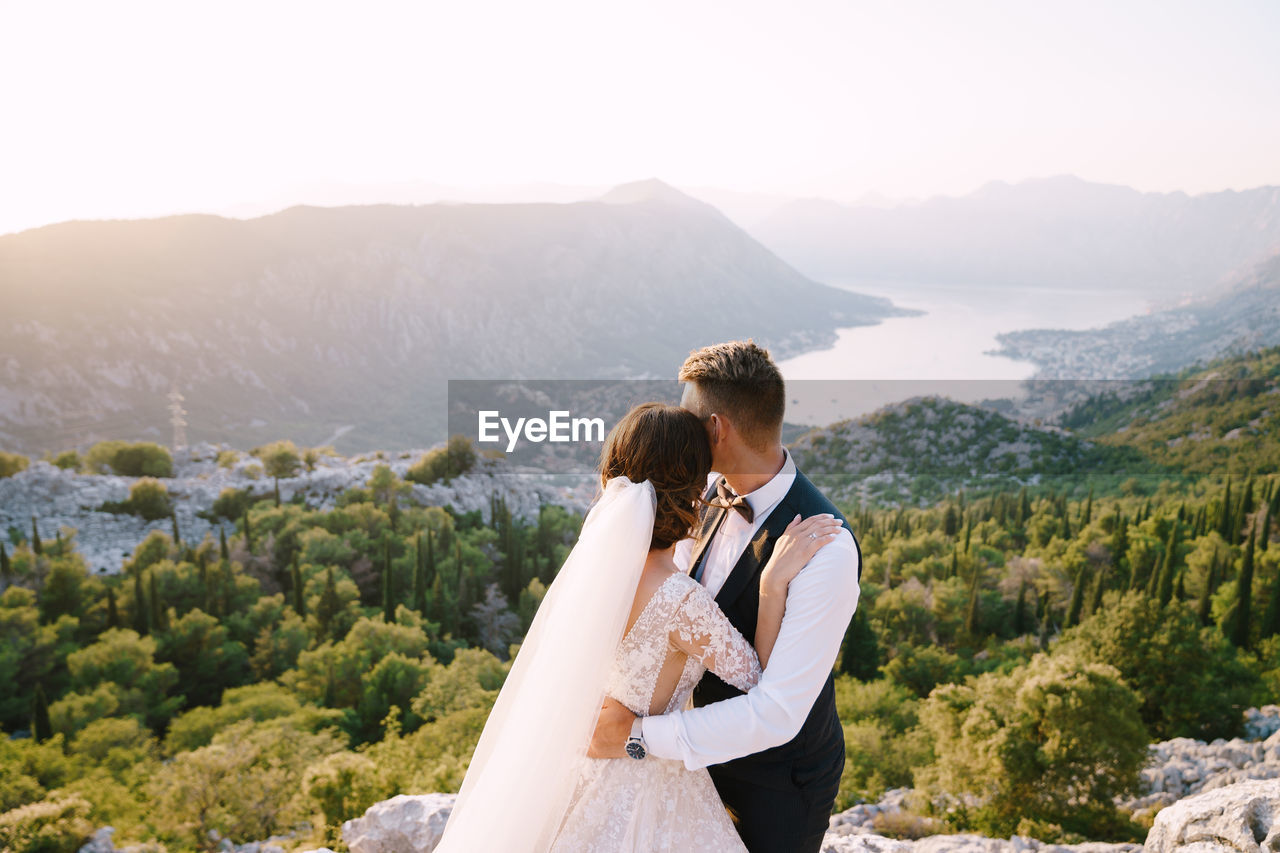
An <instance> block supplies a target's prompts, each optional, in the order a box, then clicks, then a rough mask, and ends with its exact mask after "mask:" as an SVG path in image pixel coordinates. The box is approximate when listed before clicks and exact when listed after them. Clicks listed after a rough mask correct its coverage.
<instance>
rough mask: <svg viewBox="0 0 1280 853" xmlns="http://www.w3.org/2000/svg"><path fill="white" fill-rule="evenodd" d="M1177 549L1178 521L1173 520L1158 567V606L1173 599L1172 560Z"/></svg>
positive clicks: (1173, 570)
mask: <svg viewBox="0 0 1280 853" xmlns="http://www.w3.org/2000/svg"><path fill="white" fill-rule="evenodd" d="M1177 549H1178V522H1176V521H1175V522H1174V523H1173V525H1172V526H1171V527H1170V528H1169V539H1168V541H1167V542H1165V545H1164V561H1163V564H1162V565H1161V567H1160V583H1159V586H1158V591H1159V595H1160V606H1161V607H1163V606H1164V605H1166V604H1168V603H1169V602H1170V601H1171V600H1172V599H1173V575H1174V572H1175V569H1174V561H1175V556H1174V555H1175V554H1176V552H1177Z"/></svg>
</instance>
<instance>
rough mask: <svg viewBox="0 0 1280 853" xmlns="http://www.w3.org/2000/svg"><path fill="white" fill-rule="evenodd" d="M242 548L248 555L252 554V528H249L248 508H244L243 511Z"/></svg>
mask: <svg viewBox="0 0 1280 853" xmlns="http://www.w3.org/2000/svg"><path fill="white" fill-rule="evenodd" d="M244 547H245V548H246V549H247V550H248V551H249V553H250V554H252V553H253V528H251V527H250V526H249V508H248V507H245V510H244Z"/></svg>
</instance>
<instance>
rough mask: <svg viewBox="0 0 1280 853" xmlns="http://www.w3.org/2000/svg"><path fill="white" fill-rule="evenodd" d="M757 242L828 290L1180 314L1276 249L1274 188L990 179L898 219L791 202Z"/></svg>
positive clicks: (874, 210) (763, 226) (882, 211)
mask: <svg viewBox="0 0 1280 853" xmlns="http://www.w3.org/2000/svg"><path fill="white" fill-rule="evenodd" d="M751 233H752V234H753V235H754V236H755V237H757V238H758V239H759V240H760V241H761V242H763V243H764V244H765V245H767V246H769V247H770V248H771V249H773V250H774V251H775V252H777V253H778V254H779V256H781V257H782V258H783V259H785V260H786V261H788V262H789V263H791V264H793V265H795V267H796V268H797V269H799V270H801V271H803V272H804V273H806V274H808V275H812V276H816V277H818V278H820V279H821V280H823V281H828V282H830V283H833V284H848V285H850V286H856V285H857V283H859V282H871V281H875V282H892V283H898V284H900V285H909V284H911V283H928V284H931V285H948V284H949V285H956V286H965V285H981V286H984V287H991V286H1002V287H1016V288H1054V289H1060V288H1066V289H1077V290H1089V291H1099V290H1103V289H1108V288H1120V289H1124V290H1127V291H1132V292H1135V293H1140V294H1143V295H1145V296H1148V297H1149V298H1150V299H1152V300H1153V301H1155V302H1157V303H1160V304H1176V303H1177V302H1180V301H1182V300H1185V299H1187V298H1192V297H1196V296H1199V295H1204V294H1206V293H1212V292H1214V291H1215V290H1219V289H1222V288H1224V287H1227V286H1230V285H1231V284H1232V283H1233V282H1234V281H1236V280H1238V279H1239V278H1240V277H1241V276H1243V275H1244V274H1246V273H1247V272H1248V270H1249V268H1250V267H1251V266H1252V265H1253V264H1254V263H1256V262H1257V261H1259V260H1262V259H1264V258H1265V257H1267V256H1269V255H1271V254H1274V253H1275V252H1276V251H1280V187H1274V186H1266V187H1259V188H1257V189H1251V190H1246V191H1243V192H1235V191H1231V190H1227V191H1223V192H1215V193H1206V194H1202V195H1196V196H1189V195H1187V194H1186V193H1183V192H1172V193H1144V192H1139V191H1138V190H1135V189H1131V188H1129V187H1123V186H1115V185H1109V184H1099V183H1092V182H1088V181H1084V180H1082V179H1080V178H1077V177H1074V176H1068V175H1062V176H1056V177H1050V178H1042V179H1033V180H1027V181H1022V182H1020V183H1017V184H1008V183H1005V182H1003V181H992V182H990V183H988V184H986V185H984V186H983V187H981V188H980V189H978V190H976V191H974V192H972V193H970V194H968V195H964V196H958V197H943V196H938V197H934V198H930V199H926V200H923V201H919V202H916V203H911V204H902V205H898V206H896V207H892V208H886V207H884V206H882V205H881V206H876V205H871V204H860V205H853V206H848V205H842V204H838V203H836V202H833V201H829V200H824V199H801V200H796V201H793V202H791V203H790V204H787V205H784V206H782V207H779V208H777V209H776V210H774V211H773V212H772V213H771V214H770V215H769V216H767V217H765V218H764V219H763V220H761V221H759V222H757V223H756V224H755V225H753V226H752V227H751Z"/></svg>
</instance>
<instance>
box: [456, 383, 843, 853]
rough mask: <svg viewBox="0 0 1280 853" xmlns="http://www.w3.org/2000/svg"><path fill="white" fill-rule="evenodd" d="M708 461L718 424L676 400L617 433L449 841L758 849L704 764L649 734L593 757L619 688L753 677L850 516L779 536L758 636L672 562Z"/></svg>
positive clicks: (643, 703)
mask: <svg viewBox="0 0 1280 853" xmlns="http://www.w3.org/2000/svg"><path fill="white" fill-rule="evenodd" d="M710 471H711V451H710V448H709V447H708V444H707V436H706V431H705V428H704V427H703V425H702V422H701V421H699V419H698V418H697V416H696V415H694V414H693V413H692V412H689V411H688V410H686V409H683V408H680V407H678V406H667V405H664V404H661V403H644V404H642V405H639V406H636V407H635V408H633V409H632V410H631V411H630V412H628V413H627V415H626V416H625V417H624V418H623V419H622V420H621V421H620V422H619V423H618V425H617V426H616V427H614V429H613V431H612V432H610V434H609V435H608V437H607V438H606V439H605V445H604V449H603V451H602V453H601V463H600V481H601V484H602V487H603V488H602V492H601V494H600V496H599V498H598V499H597V501H596V503H595V504H594V505H593V506H592V508H591V510H590V512H588V514H587V517H586V520H585V522H584V523H583V527H582V532H581V534H580V536H579V538H578V542H577V544H576V545H574V548H573V550H572V551H571V552H570V554H569V557H568V559H567V560H566V561H565V563H564V565H563V566H562V567H561V569H560V572H559V574H557V576H556V578H555V580H554V581H553V582H552V584H551V586H550V588H549V589H548V590H547V594H546V597H545V598H544V599H543V602H542V605H541V607H539V609H538V612H537V614H536V616H535V617H534V620H533V623H532V625H531V626H530V629H529V633H528V635H527V636H526V637H525V641H524V644H523V645H522V646H521V648H520V651H519V653H518V654H517V655H516V659H515V661H514V662H513V663H512V666H511V672H510V673H509V675H508V676H507V680H506V682H505V684H504V685H503V687H502V690H501V691H500V692H499V694H498V698H497V701H496V702H495V704H494V707H493V711H492V712H491V713H490V715H489V718H488V721H487V722H486V723H485V727H484V731H483V733H482V734H481V736H480V741H479V743H478V744H477V745H476V749H475V753H474V755H473V756H472V759H471V764H470V766H469V768H468V770H467V774H466V778H465V779H464V780H463V783H462V788H461V790H460V791H459V794H458V798H457V801H456V802H455V804H454V808H453V812H452V814H451V815H450V817H449V821H448V824H447V825H446V827H445V832H444V837H443V838H442V839H441V842H440V846H439V847H437V848H436V850H437V851H438V853H476V851H484V850H495V851H496V850H501V851H504V853H514V851H537V853H543V851H553V853H562V851H563V853H568V851H573V853H581V852H583V851H599V853H604V851H637V853H638V851H689V853H694V851H697V853H702V851H707V850H716V851H735V850H736V851H745V850H746V847H745V846H744V845H743V844H742V841H741V840H740V839H739V838H738V835H737V832H736V831H735V830H734V827H733V823H732V821H731V820H730V818H729V815H728V813H727V812H726V811H725V809H724V807H723V805H722V804H721V802H720V798H719V795H718V794H717V793H716V789H715V786H714V785H713V784H712V781H711V777H710V776H709V775H708V773H707V771H706V769H705V768H699V769H697V770H688V769H686V767H685V766H684V764H683V763H682V762H680V761H670V760H667V759H662V758H657V757H656V756H646V755H645V753H644V749H643V746H642V744H641V743H640V742H639V741H638V740H636V741H635V742H633V743H632V744H629V747H628V754H629V756H630V757H627V758H610V759H595V758H589V757H588V756H587V745H588V742H589V741H590V737H591V732H592V730H593V729H594V727H595V721H596V717H597V715H598V714H599V711H600V707H601V704H602V702H603V700H604V698H605V697H606V696H608V697H611V698H613V699H615V700H617V701H618V702H621V703H622V704H623V705H625V706H627V707H628V708H630V709H631V711H632V712H634V713H635V714H637V715H638V716H640V717H643V716H646V715H650V714H663V713H668V712H670V711H674V710H677V709H679V708H682V707H684V705H685V703H686V701H687V700H688V698H689V695H690V693H691V692H692V691H693V688H694V685H696V684H697V682H698V680H699V678H701V676H702V674H703V672H705V671H706V670H708V669H709V670H711V671H712V672H713V673H715V674H716V675H718V676H719V677H720V678H722V679H724V680H725V681H727V682H729V683H730V684H733V685H734V686H736V687H738V688H740V689H742V690H749V689H750V688H751V687H754V686H755V684H756V683H757V681H758V680H759V678H760V675H761V672H762V670H763V668H764V667H765V666H766V665H767V664H768V660H769V653H770V651H771V650H772V648H773V645H774V641H775V640H776V639H777V636H778V629H779V627H780V626H781V623H782V615H783V610H784V607H785V603H786V589H787V585H788V584H789V583H790V581H791V579H792V578H794V577H795V576H796V575H797V574H798V573H799V572H800V570H801V569H802V568H803V567H804V565H805V563H806V562H808V560H809V558H810V557H812V556H813V554H814V553H816V552H817V550H818V548H820V547H821V546H822V545H824V544H826V543H827V542H828V541H830V540H831V539H832V538H834V537H835V535H836V532H837V531H838V530H839V529H840V525H839V522H837V521H835V520H834V519H831V518H829V517H827V516H814V517H813V518H809V519H805V520H803V521H801V520H800V517H799V516H796V518H795V519H794V520H793V521H792V523H791V525H790V526H789V527H788V528H787V533H785V534H784V535H783V536H782V537H781V538H780V539H779V540H778V543H777V545H776V547H775V548H774V551H773V556H772V557H771V558H770V560H769V562H768V564H767V565H766V566H765V569H764V574H763V576H762V579H761V596H760V602H761V605H760V615H759V620H758V623H757V629H756V646H755V647H754V648H753V647H752V646H751V644H750V643H748V642H747V641H746V640H745V639H744V638H743V636H742V634H740V633H739V632H738V631H737V630H736V629H735V628H734V627H733V626H732V625H730V624H729V620H728V619H727V618H726V617H725V615H724V614H723V613H722V612H721V611H720V610H719V608H718V607H717V606H716V604H715V600H714V599H713V598H712V596H711V594H710V593H709V592H708V591H707V590H706V589H705V588H704V587H703V586H702V585H701V584H699V583H698V582H697V581H696V580H694V579H693V578H691V577H689V576H687V575H685V574H684V573H682V572H681V571H679V570H678V569H677V568H676V564H675V561H674V551H675V544H676V542H678V541H679V540H681V539H684V538H686V537H687V536H689V534H690V531H691V529H692V528H693V526H694V524H695V522H696V521H697V504H698V501H699V500H700V497H699V496H700V494H701V493H702V491H703V489H704V488H705V487H706V484H707V477H708V475H709V474H710Z"/></svg>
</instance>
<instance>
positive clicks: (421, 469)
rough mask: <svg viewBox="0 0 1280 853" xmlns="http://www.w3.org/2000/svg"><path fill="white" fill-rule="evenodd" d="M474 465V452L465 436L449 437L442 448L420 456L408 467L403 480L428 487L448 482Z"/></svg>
mask: <svg viewBox="0 0 1280 853" xmlns="http://www.w3.org/2000/svg"><path fill="white" fill-rule="evenodd" d="M475 464H476V450H475V448H474V447H473V446H472V445H471V440H470V439H469V438H467V437H466V436H465V435H461V434H458V435H453V436H450V438H449V441H448V443H447V444H446V445H445V446H444V447H437V448H435V449H434V450H429V451H427V452H426V453H424V454H423V455H422V458H421V459H419V460H418V461H417V462H415V463H414V464H413V465H411V466H410V467H409V470H408V471H407V472H406V473H405V479H406V480H410V481H412V482H414V483H420V484H422V485H424V486H429V485H431V484H432V483H436V482H440V481H442V480H443V481H444V482H446V483H447V482H449V481H450V480H452V479H453V478H454V477H458V476H461V475H463V474H465V473H467V472H468V471H470V470H471V469H472V468H473V467H474V466H475Z"/></svg>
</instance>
